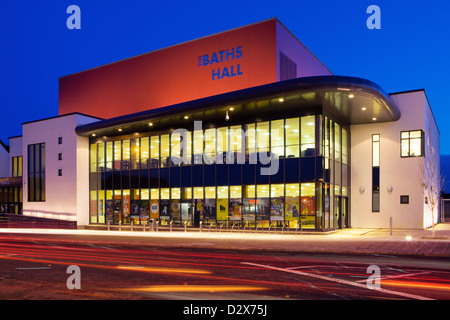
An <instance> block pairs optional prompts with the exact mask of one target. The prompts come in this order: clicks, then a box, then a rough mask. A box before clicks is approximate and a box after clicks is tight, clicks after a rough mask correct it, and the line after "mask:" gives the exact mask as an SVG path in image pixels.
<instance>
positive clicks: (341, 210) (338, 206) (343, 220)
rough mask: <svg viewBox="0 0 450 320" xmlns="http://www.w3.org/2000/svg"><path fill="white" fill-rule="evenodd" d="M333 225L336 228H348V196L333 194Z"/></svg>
mask: <svg viewBox="0 0 450 320" xmlns="http://www.w3.org/2000/svg"><path fill="white" fill-rule="evenodd" d="M334 218H335V223H334V227H335V228H337V229H342V228H348V226H349V216H348V197H343V196H335V197H334Z"/></svg>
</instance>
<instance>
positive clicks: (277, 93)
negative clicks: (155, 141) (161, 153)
mask: <svg viewBox="0 0 450 320" xmlns="http://www.w3.org/2000/svg"><path fill="white" fill-rule="evenodd" d="M227 110H228V111H229V120H228V121H227V120H226V119H225V115H226V113H227ZM231 110H232V111H231ZM319 113H324V114H327V115H329V116H331V117H333V118H335V119H336V120H338V121H340V122H341V123H342V124H344V125H350V124H365V123H366V124H367V123H374V122H387V121H396V120H398V119H400V111H399V109H398V108H397V106H396V105H395V104H394V102H393V101H392V100H391V98H390V97H389V95H388V94H386V93H385V92H384V91H383V90H382V89H381V88H380V87H379V86H378V85H377V84H375V83H373V82H371V81H369V80H365V79H361V78H355V77H345V76H319V77H306V78H297V79H291V80H286V81H281V82H275V83H271V84H267V85H262V86H258V87H252V88H248V89H243V90H239V91H234V92H229V93H224V94H220V95H216V96H212V97H207V98H203V99H199V100H193V101H188V102H183V103H180V104H175V105H171V106H167V107H162V108H158V109H152V110H148V111H143V112H139V113H134V114H129V115H126V116H121V117H117V118H111V119H107V120H100V121H97V122H94V123H90V124H85V125H81V126H78V127H77V128H76V132H77V134H79V135H82V136H90V135H94V134H95V135H96V136H107V137H111V136H117V135H125V134H133V133H136V132H141V133H142V132H148V131H153V130H157V131H164V130H167V131H169V130H173V129H176V128H186V129H189V127H193V122H194V121H195V120H198V121H202V122H203V127H204V128H205V127H213V126H217V127H219V126H224V125H234V124H242V123H247V122H249V123H250V122H255V121H256V122H258V121H264V120H265V119H276V118H277V116H276V115H279V118H284V117H291V116H292V117H294V116H299V115H306V114H319ZM149 124H151V126H149Z"/></svg>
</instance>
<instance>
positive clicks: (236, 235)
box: [0, 224, 450, 258]
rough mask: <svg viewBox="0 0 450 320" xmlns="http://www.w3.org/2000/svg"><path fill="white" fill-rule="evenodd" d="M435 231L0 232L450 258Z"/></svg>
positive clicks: (449, 241) (449, 246)
mask: <svg viewBox="0 0 450 320" xmlns="http://www.w3.org/2000/svg"><path fill="white" fill-rule="evenodd" d="M434 229H435V231H434V232H433V231H432V229H431V228H430V229H426V230H405V229H393V230H392V232H391V230H390V229H354V228H352V229H342V230H336V231H334V232H331V233H318V232H307V231H303V232H301V233H300V232H297V233H290V234H287V233H282V232H281V231H276V232H273V231H271V232H258V233H255V232H248V230H247V232H245V233H244V232H243V231H242V230H234V231H231V230H222V231H211V230H210V231H208V230H203V231H202V232H199V231H198V230H196V231H192V230H188V231H186V232H184V231H173V232H169V231H158V232H150V231H148V230H147V231H146V232H143V231H142V230H140V231H136V229H135V231H108V230H106V229H104V230H92V229H72V230H63V229H30V228H23V229H19V228H0V234H12V235H14V236H19V235H20V234H22V235H25V234H28V235H33V234H41V235H42V234H45V235H47V236H49V237H51V238H52V239H54V238H55V237H56V238H58V239H60V240H64V241H71V239H74V238H77V239H89V241H92V242H97V243H102V244H114V243H120V244H130V245H149V246H154V247H161V248H169V247H171V248H191V249H192V248H198V249H210V250H211V249H213V250H240V251H242V250H251V251H261V252H286V253H302V252H306V253H330V254H379V255H396V256H398V255H402V256H423V257H445V258H450V224H438V225H436V226H435V228H434Z"/></svg>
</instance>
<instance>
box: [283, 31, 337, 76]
mask: <svg viewBox="0 0 450 320" xmlns="http://www.w3.org/2000/svg"><path fill="white" fill-rule="evenodd" d="M276 39H277V40H276V41H277V45H276V50H277V61H276V65H277V81H280V51H281V52H283V53H284V54H285V55H286V56H287V57H288V58H289V59H291V60H292V61H293V62H295V63H296V64H297V78H301V77H313V76H329V75H332V73H331V72H330V70H328V69H327V68H326V67H325V66H324V65H323V64H322V62H320V60H319V59H317V58H316V57H315V56H314V55H313V54H312V53H311V52H310V51H309V50H308V49H307V48H306V47H305V46H304V45H303V44H302V43H301V42H300V41H298V40H297V39H296V38H295V36H294V35H292V33H290V32H289V30H287V29H286V28H285V27H284V26H283V25H282V24H281V23H279V22H277V38H276Z"/></svg>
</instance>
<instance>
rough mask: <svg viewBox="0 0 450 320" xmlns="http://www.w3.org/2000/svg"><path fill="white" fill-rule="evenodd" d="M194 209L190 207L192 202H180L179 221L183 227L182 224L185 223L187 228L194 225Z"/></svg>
mask: <svg viewBox="0 0 450 320" xmlns="http://www.w3.org/2000/svg"><path fill="white" fill-rule="evenodd" d="M193 212H194V207H193V205H192V202H191V201H190V200H189V202H182V203H181V221H182V224H183V225H184V222H185V221H186V223H187V225H188V226H192V225H194V214H193Z"/></svg>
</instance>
